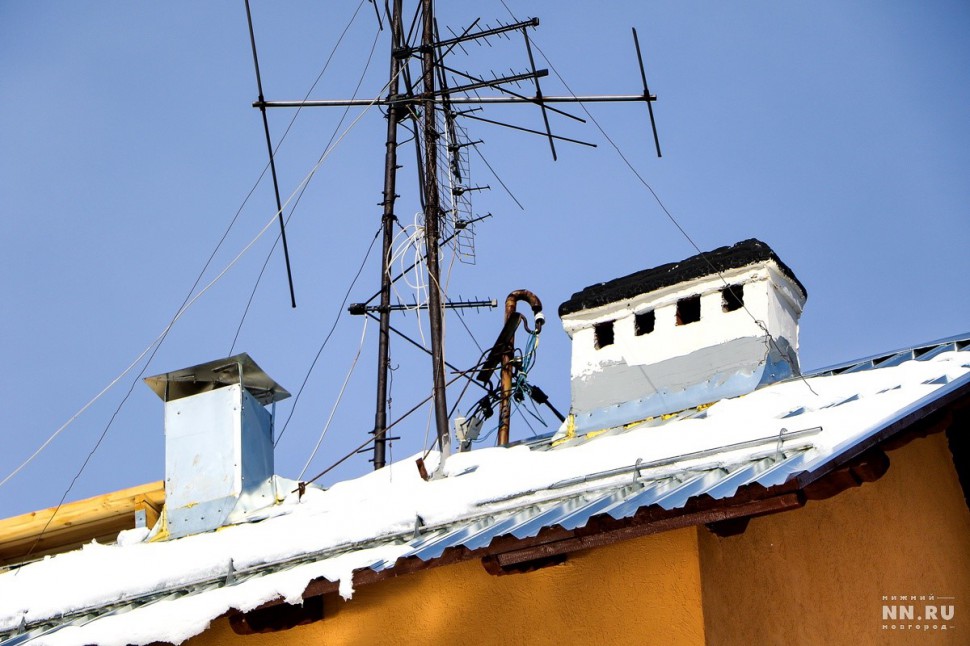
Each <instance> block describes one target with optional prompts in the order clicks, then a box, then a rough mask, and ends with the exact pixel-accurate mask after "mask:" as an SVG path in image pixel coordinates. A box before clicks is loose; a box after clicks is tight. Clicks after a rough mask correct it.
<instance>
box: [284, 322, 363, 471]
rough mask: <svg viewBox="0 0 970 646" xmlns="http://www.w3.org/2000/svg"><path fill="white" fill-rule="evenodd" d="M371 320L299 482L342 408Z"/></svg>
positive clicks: (361, 334) (361, 333)
mask: <svg viewBox="0 0 970 646" xmlns="http://www.w3.org/2000/svg"><path fill="white" fill-rule="evenodd" d="M368 320H369V319H368V318H367V317H366V316H365V317H364V325H363V329H362V330H361V332H360V345H358V346H357V354H355V355H354V360H353V361H352V362H351V364H350V370H348V371H347V376H346V377H344V383H343V385H341V386H340V392H338V393H337V399H336V400H335V401H334V402H333V407H332V408H331V409H330V415H329V416H328V417H327V423H326V424H324V425H323V431H321V433H320V437H319V438H318V439H317V444H316V446H314V447H313V451H312V452H311V453H310V457H309V458H307V461H306V464H305V465H303V470H302V471H300V475H299V476H298V478H297V479H298V480H302V479H303V474H305V473H306V470H307V469H309V468H310V464H311V463H312V462H313V458H314V457H316V455H317V451H319V450H320V444H322V443H323V438H324V437H326V435H327V431H329V430H330V423H331V422H333V416H334V414H335V413H336V412H337V408H338V407H339V406H340V400H342V399H343V396H344V392H345V391H346V390H347V384H348V383H350V378H351V377H352V376H353V374H354V369H355V368H356V367H357V360H358V359H360V352H361V350H363V349H364V339H366V338H367V321H368Z"/></svg>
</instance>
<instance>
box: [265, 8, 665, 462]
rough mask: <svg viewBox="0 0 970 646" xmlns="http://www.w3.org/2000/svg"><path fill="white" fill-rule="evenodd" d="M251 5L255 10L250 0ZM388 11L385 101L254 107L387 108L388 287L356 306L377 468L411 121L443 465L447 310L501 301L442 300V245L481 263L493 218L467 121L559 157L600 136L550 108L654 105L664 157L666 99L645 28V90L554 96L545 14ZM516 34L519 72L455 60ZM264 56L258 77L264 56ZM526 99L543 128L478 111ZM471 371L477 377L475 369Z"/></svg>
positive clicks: (384, 425) (384, 282) (383, 436)
mask: <svg viewBox="0 0 970 646" xmlns="http://www.w3.org/2000/svg"><path fill="white" fill-rule="evenodd" d="M246 6H247V15H248V13H249V2H248V0H247V3H246ZM374 7H375V10H376V11H377V18H378V23H379V25H380V27H381V29H383V24H384V23H383V21H382V20H381V11H380V9H378V6H377V3H376V2H375V3H374ZM386 12H390V15H386ZM385 18H386V21H387V24H388V25H389V26H390V32H391V57H390V59H391V60H390V77H389V82H388V85H387V95H386V96H385V97H383V98H379V99H377V100H376V101H375V100H371V99H325V100H302V101H267V100H265V99H264V97H263V96H262V88H261V84H260V95H259V98H258V100H257V101H255V102H254V103H253V107H255V108H258V109H259V110H260V111H261V112H262V113H263V114H264V115H265V113H266V110H267V109H277V108H310V107H345V108H346V107H354V106H361V107H366V106H371V105H378V106H381V107H383V108H385V109H386V116H387V138H386V142H385V151H384V189H383V200H382V201H381V203H380V205H381V207H382V214H381V222H382V234H383V235H382V254H381V258H382V262H381V287H380V291H378V292H377V293H376V294H375V295H374V296H372V297H371V298H370V300H368V301H367V302H365V303H356V304H354V305H352V306H351V307H350V312H351V313H352V314H359V315H370V316H374V315H375V313H376V315H377V318H378V319H379V322H380V331H379V335H378V351H377V355H378V356H377V393H376V394H377V402H376V409H375V415H374V429H373V430H372V431H371V433H372V434H373V436H374V439H373V444H374V446H373V462H374V468H375V469H380V468H381V467H383V466H384V465H385V464H386V457H385V450H386V442H387V441H388V438H387V429H388V426H389V425H388V421H387V397H388V374H389V370H390V359H389V356H390V354H389V353H390V332H391V331H392V329H393V328H392V327H391V323H390V316H391V313H392V312H394V311H397V310H400V309H406V308H403V307H401V306H400V305H392V304H391V287H392V284H393V283H394V282H395V281H396V280H398V279H399V278H401V276H403V272H402V273H401V274H399V275H397V276H396V277H392V276H391V259H392V253H393V249H392V245H393V240H394V235H393V234H394V224H395V222H396V221H397V216H396V215H395V212H394V207H395V200H396V198H397V197H398V196H397V193H396V190H397V170H398V168H399V166H398V158H397V152H398V146H399V144H398V132H399V130H400V129H401V128H402V127H403V128H409V129H410V130H411V132H412V134H413V135H414V136H413V137H412V140H413V142H414V145H415V147H416V149H417V156H418V159H419V165H418V169H417V170H418V181H419V189H420V198H421V205H422V209H423V212H424V237H425V251H424V262H425V264H426V268H427V273H428V282H429V289H428V302H427V305H426V307H427V310H428V318H429V326H430V336H431V350H430V354H431V363H432V380H433V397H432V399H433V402H434V413H435V429H436V432H437V442H438V448H439V450H440V451H441V455H442V459H441V461H440V463H439V471H440V469H441V466H440V465H443V464H444V462H445V458H446V457H447V455H448V454H449V453H450V450H451V438H450V432H449V420H448V407H447V401H446V394H445V387H446V380H445V365H446V363H445V358H444V357H445V352H444V344H443V334H442V326H443V316H444V310H445V309H447V308H467V307H494V305H495V302H494V301H461V300H459V301H456V302H443V301H442V289H441V285H440V282H439V280H440V276H441V271H440V264H439V253H438V252H439V248H440V247H442V246H444V245H448V244H453V245H455V247H456V250H457V251H458V253H459V256H460V257H462V258H463V259H464V260H466V261H470V262H474V236H473V231H474V229H473V227H474V223H475V222H476V221H478V220H481V219H483V218H484V217H488V216H482V217H474V216H473V215H472V210H471V205H470V204H471V203H470V195H471V194H473V193H474V192H476V191H479V190H484V189H486V188H488V187H487V186H474V185H469V184H467V182H468V181H469V175H468V162H467V157H466V154H467V149H468V148H470V147H475V146H476V145H478V144H479V143H481V142H480V141H472V140H470V139H469V138H468V137H467V136H466V134H465V129H464V128H463V127H462V121H463V120H472V121H481V122H485V123H490V124H495V125H499V126H504V127H507V128H511V129H513V130H517V131H520V132H527V133H532V134H536V135H541V136H543V137H544V138H546V139H547V140H548V142H549V149H550V152H551V153H552V158H553V160H556V159H557V158H558V154H557V151H556V143H557V142H564V143H575V144H580V145H586V146H595V144H591V143H588V142H584V141H580V140H577V139H572V138H569V137H565V136H561V135H557V134H555V133H554V132H553V129H552V126H551V119H550V117H551V116H559V117H564V118H568V119H572V120H575V121H579V122H583V123H585V120H584V119H582V118H580V117H578V116H575V115H573V114H570V113H569V112H567V111H565V110H563V109H562V108H561V107H557V106H560V105H568V104H574V103H580V104H585V103H603V102H609V103H619V102H643V103H646V105H647V110H648V115H649V119H650V127H651V130H652V132H653V140H654V146H655V148H656V151H657V156H658V157H660V156H661V152H660V140H659V138H658V136H657V127H656V122H655V121H654V115H653V102H654V101H656V100H657V97H656V96H655V95H653V94H651V93H650V91H649V89H648V86H647V76H646V73H645V71H644V66H643V57H642V55H641V51H640V42H639V38H638V37H637V32H636V29H634V30H633V41H634V46H635V49H636V55H637V63H638V65H639V68H640V78H641V81H642V85H643V91H642V92H641V93H639V94H614V95H572V94H570V95H566V96H553V95H548V94H545V93H544V92H543V90H542V87H541V84H540V79H543V78H546V77H547V76H548V74H549V72H548V70H546V69H541V68H538V67H536V62H535V58H534V56H533V51H532V50H533V45H532V41H531V40H530V37H529V30H530V29H535V28H536V27H538V26H539V20H538V19H537V18H529V19H527V20H523V21H515V22H510V23H502V22H500V23H498V24H496V25H494V26H492V25H484V26H481V25H480V24H479V23H480V22H481V21H480V19H476V20H475V21H474V22H472V23H471V25H469V26H468V27H467V28H465V29H464V30H463V31H462V32H460V33H456V32H454V31H451V30H449V31H450V32H451V34H450V36H449V37H447V38H442V37H441V35H440V34H439V32H438V25H437V22H436V20H435V15H434V3H433V1H432V0H419V2H418V6H417V7H416V12H415V14H414V18H413V22H412V24H411V25H410V27H409V29H408V31H407V32H405V29H404V14H403V0H391V2H390V6H388V4H387V3H385ZM250 34H251V38H252V43H253V52H254V62H255V61H256V57H255V37H254V36H252V21H251V20H250ZM516 34H521V36H522V38H523V42H524V48H525V54H526V59H527V62H528V66H527V67H525V68H524V69H522V70H520V71H515V70H509V71H508V72H502V73H494V72H489V73H487V74H481V73H472V72H471V71H468V70H462V69H458V68H455V67H452V66H451V65H450V64H449V59H450V54H451V53H452V52H453V51H454V50H455V49H456V48H460V49H464V46H465V45H467V44H470V43H479V44H482V43H486V44H489V40H490V39H497V38H504V39H511V38H512V37H513V36H516ZM516 37H517V36H516ZM256 64H257V76H258V63H256ZM523 84H528V85H529V89H528V90H524V91H519V90H518V89H517V88H519V87H521V86H522V85H523ZM514 88H515V89H514ZM483 91H488V92H491V94H487V95H483V94H482V92H483ZM527 104H532V105H535V106H537V107H538V108H539V110H540V112H541V115H542V122H543V130H535V129H531V128H527V127H524V126H520V125H515V124H511V123H506V122H502V121H499V120H495V119H490V118H486V117H484V116H482V115H481V114H479V113H480V112H481V111H482V110H483V108H484V107H486V106H499V105H527ZM266 133H267V134H266V136H267V145H268V146H269V147H270V157H271V161H272V146H271V145H270V139H269V130H268V126H267V127H266ZM274 177H275V175H274ZM375 299H378V304H377V305H371V303H372V302H373V301H374V300H375ZM394 331H395V332H397V331H396V330H394ZM468 379H469V380H470V381H473V382H474V380H473V379H471V378H470V377H468ZM475 383H477V382H475ZM510 395H511V393H510V392H507V391H504V390H503V392H502V393H500V396H501V398H502V401H503V402H505V404H506V405H507V403H508V398H509V397H510ZM506 441H507V432H506Z"/></svg>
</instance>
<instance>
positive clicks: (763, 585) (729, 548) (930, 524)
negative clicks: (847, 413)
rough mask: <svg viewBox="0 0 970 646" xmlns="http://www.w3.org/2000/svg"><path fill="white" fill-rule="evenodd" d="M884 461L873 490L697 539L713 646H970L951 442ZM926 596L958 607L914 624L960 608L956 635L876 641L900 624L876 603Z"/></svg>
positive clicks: (905, 635)
mask: <svg viewBox="0 0 970 646" xmlns="http://www.w3.org/2000/svg"><path fill="white" fill-rule="evenodd" d="M889 459H890V467H889V471H888V472H887V473H886V474H885V475H884V476H883V477H882V478H880V479H879V480H877V481H876V482H873V483H869V484H864V485H862V486H861V487H858V488H855V489H851V490H848V491H845V492H843V493H841V494H839V495H838V496H835V497H834V498H829V499H828V500H821V501H814V502H809V503H808V505H807V506H806V507H805V508H803V509H800V510H795V511H793V512H789V513H782V514H777V515H774V516H766V517H763V518H755V519H753V520H752V521H751V523H750V524H749V525H748V528H747V530H746V531H745V532H744V534H741V535H739V536H733V537H729V538H718V537H716V536H714V535H713V534H711V533H710V532H708V531H707V530H706V529H704V528H699V529H698V537H699V544H700V554H701V572H702V583H703V593H704V619H705V621H704V623H705V629H706V632H707V636H708V643H709V644H711V645H712V646H719V645H721V644H725V645H732V644H811V645H815V644H961V645H966V644H970V511H968V509H967V505H966V502H965V500H964V498H963V493H962V491H961V489H960V485H959V481H958V480H957V475H956V471H955V470H954V468H953V461H952V460H953V459H952V457H951V455H950V452H949V449H948V447H947V443H946V437H945V436H944V434H943V433H937V434H935V435H932V436H930V437H927V438H923V439H917V440H914V441H913V442H911V443H909V444H908V445H906V446H905V447H903V448H901V449H898V450H895V451H892V452H890V453H889ZM929 594H934V595H945V596H952V597H956V599H955V600H952V601H936V602H921V601H917V602H916V604H915V605H916V608H914V611H916V612H915V614H916V615H917V616H918V615H919V614H920V612H919V610H920V609H921V607H922V605H923V604H925V603H936V604H940V603H946V604H955V606H956V607H955V617H954V619H953V621H952V622H948V623H950V624H951V625H955V626H956V629H955V630H951V631H947V632H946V633H943V632H939V631H937V632H932V631H931V632H929V633H925V634H924V633H923V632H922V631H920V632H919V633H916V632H915V631H912V632H909V631H904V632H900V631H896V632H890V631H884V630H882V625H883V623H899V622H883V621H882V606H883V603H886V602H884V601H883V600H882V596H883V595H887V596H890V595H897V596H899V595H907V596H908V595H929ZM888 603H900V604H906V605H908V604H909V602H908V601H905V602H904V601H897V602H892V601H889V602H888ZM913 623H917V622H913ZM924 623H925V622H924Z"/></svg>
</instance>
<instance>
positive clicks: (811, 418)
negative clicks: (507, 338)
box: [0, 352, 970, 645]
mask: <svg viewBox="0 0 970 646" xmlns="http://www.w3.org/2000/svg"><path fill="white" fill-rule="evenodd" d="M955 380H959V384H956V385H960V384H962V383H964V382H966V381H968V380H970V352H946V353H942V354H940V355H939V356H937V357H934V358H933V359H932V360H928V361H915V360H914V361H907V362H905V363H902V364H900V365H898V366H895V367H888V368H878V369H872V370H866V371H861V372H856V373H845V374H839V375H833V376H822V377H811V378H807V379H804V380H802V379H795V380H791V381H788V382H784V383H778V384H774V385H771V386H768V387H766V388H763V389H762V390H759V391H756V392H754V393H752V394H750V395H746V396H744V397H738V398H734V399H730V400H723V401H721V402H718V403H717V404H715V405H713V406H711V407H710V408H708V409H707V410H706V411H705V414H704V415H703V416H697V417H695V418H689V419H682V420H670V421H668V422H666V423H659V424H658V423H656V422H653V423H643V424H641V425H639V426H634V427H632V428H630V429H628V430H626V431H623V432H617V433H613V434H607V435H603V436H601V437H596V438H595V439H591V440H588V441H583V442H575V443H573V444H574V445H572V446H570V445H569V444H567V445H564V446H560V447H557V448H554V449H552V450H530V449H529V448H528V447H525V446H516V447H512V448H489V449H481V450H476V451H472V452H468V453H461V454H457V455H455V456H453V457H452V458H451V459H450V460H449V462H448V464H447V467H446V473H447V475H448V476H449V477H447V478H445V479H442V480H437V481H432V482H425V481H424V480H422V479H421V478H420V477H419V476H418V473H417V470H416V469H415V467H414V461H413V457H412V458H408V459H405V460H402V461H401V462H398V463H395V464H393V465H391V466H389V467H387V468H385V469H383V470H381V471H378V472H374V473H371V474H368V475H366V476H363V477H361V478H357V479H355V480H350V481H345V482H341V483H339V484H336V485H334V486H333V487H332V488H331V489H329V490H327V491H323V490H320V489H313V488H310V489H308V490H307V492H306V495H305V496H303V498H302V500H301V499H298V497H297V496H296V495H295V494H292V495H290V496H289V497H288V498H287V499H286V500H285V501H284V502H283V503H282V504H281V506H280V507H279V508H278V510H277V511H278V512H279V513H278V514H276V515H274V516H273V517H271V518H268V519H267V520H263V521H262V522H254V523H247V524H241V525H235V526H231V527H226V528H223V529H220V530H219V531H215V532H209V533H205V534H199V535H194V536H189V537H186V538H182V539H178V540H173V541H168V542H145V541H146V532H145V531H144V530H131V531H128V532H122V534H121V535H120V536H119V541H118V543H117V544H113V545H98V544H96V543H92V544H89V545H86V546H84V547H83V548H82V549H79V550H76V551H74V552H70V553H67V554H61V555H58V556H54V557H48V558H46V559H44V560H42V561H39V562H36V563H31V564H29V565H26V566H23V567H21V568H20V569H19V570H13V571H8V572H4V573H2V574H0V633H2V632H9V631H14V630H16V629H17V628H18V626H20V625H21V622H23V621H26V622H27V624H31V623H33V622H38V621H41V620H44V619H47V618H52V617H59V616H62V615H64V614H70V613H75V612H79V611H85V610H96V609H98V608H101V607H104V606H109V605H111V604H118V603H123V602H125V601H127V600H132V599H137V598H139V597H146V596H151V595H158V597H159V599H157V600H154V601H153V602H152V603H149V604H147V605H144V606H142V607H139V608H137V609H135V610H128V611H124V610H119V611H118V612H116V613H113V614H108V615H106V616H102V617H99V618H92V619H89V620H83V621H80V622H77V623H76V624H75V625H71V626H68V627H64V628H61V629H60V630H57V631H55V632H52V633H50V634H49V635H45V636H42V637H40V638H38V639H36V641H34V642H32V643H35V644H86V643H98V644H103V645H110V644H126V643H132V644H143V643H150V642H155V641H164V642H171V643H176V644H178V643H181V642H182V641H184V640H186V639H188V638H190V637H192V636H194V635H197V634H199V633H200V632H202V631H203V630H205V629H206V627H207V626H208V625H209V622H210V621H212V620H213V619H214V618H216V617H219V616H220V615H223V614H224V613H225V612H227V611H228V610H230V609H233V608H235V609H238V610H241V611H248V610H251V609H253V608H255V607H257V606H259V605H261V604H263V603H265V602H267V601H270V600H273V599H277V598H282V599H284V600H286V601H287V602H289V603H300V602H301V601H302V594H303V591H304V589H305V588H306V586H307V584H308V583H309V582H310V581H312V580H313V579H316V578H319V577H324V578H326V579H327V580H330V581H339V582H340V593H341V594H342V595H344V597H345V598H349V597H350V596H351V595H352V593H353V572H354V571H355V570H358V569H362V568H367V567H371V566H374V565H375V564H378V563H383V564H386V565H389V564H392V563H393V562H394V561H395V560H396V559H397V558H399V557H401V556H405V555H407V554H409V553H410V551H411V548H410V547H409V545H408V542H409V541H410V539H411V538H412V536H413V531H414V528H415V524H416V522H417V521H418V520H419V519H420V522H421V523H422V524H423V525H425V526H434V525H441V524H446V523H451V522H455V521H458V520H461V519H464V518H471V517H474V516H480V515H482V514H483V513H488V512H489V511H490V510H491V511H494V510H495V509H496V508H497V505H496V504H493V503H492V502H491V501H496V500H501V501H503V502H502V503H500V504H501V505H502V506H503V507H505V508H508V507H509V506H515V505H522V504H525V502H526V501H527V500H528V499H529V497H530V494H532V493H533V492H537V491H542V490H545V489H548V488H549V487H550V485H552V484H555V483H557V482H560V481H563V480H566V479H569V478H579V477H582V476H585V475H589V474H594V473H598V472H601V471H607V470H609V469H616V468H620V467H626V466H631V465H632V464H633V463H634V462H635V461H637V459H640V460H641V461H642V462H643V463H649V462H651V461H655V460H661V459H665V458H674V457H677V456H683V455H686V454H689V453H693V452H697V451H706V450H711V449H715V450H716V449H717V447H726V446H729V445H732V444H736V443H739V442H746V441H750V440H753V439H760V438H767V437H772V436H777V435H778V434H779V433H780V432H781V431H782V429H785V430H787V431H789V432H791V431H798V430H803V429H809V428H813V427H821V430H820V431H818V432H817V433H813V434H812V435H810V436H808V437H807V438H806V441H808V442H811V444H812V450H811V453H810V457H809V462H808V468H814V466H817V465H819V464H822V463H824V462H825V461H826V460H828V459H831V457H832V456H833V455H835V454H837V453H838V452H839V451H841V450H843V449H844V448H845V447H847V446H851V445H853V444H855V443H858V442H859V441H861V440H862V439H864V438H865V437H866V436H867V435H869V434H871V433H873V432H876V431H878V430H879V429H881V428H883V427H884V426H885V425H886V423H888V422H889V421H891V420H892V419H894V418H896V417H898V416H899V415H901V414H903V413H904V412H905V411H906V410H907V409H909V408H911V407H913V406H914V405H916V406H918V405H921V400H922V399H924V398H927V397H935V396H938V394H939V392H940V389H941V388H950V387H953V386H954V384H953V382H954V381H955ZM759 450H761V451H763V447H762V448H761V449H758V448H754V449H738V450H733V451H731V452H730V453H728V452H722V453H720V454H717V455H716V459H717V460H720V461H723V462H725V463H727V462H729V461H743V460H744V459H745V458H746V457H747V458H750V457H751V456H752V455H754V454H756V453H757V452H758V451H759ZM431 457H432V460H431V462H433V461H434V454H432V456H431ZM707 459H708V460H710V459H711V458H707ZM695 461H696V460H695ZM434 466H435V465H434V464H433V463H432V464H430V465H429V467H430V468H429V470H430V469H433V468H434ZM689 466H690V464H689V463H688V462H686V461H681V462H679V463H675V464H673V465H667V466H665V467H663V470H664V471H665V472H669V471H671V470H674V471H676V470H678V469H679V470H683V469H685V468H687V467H689ZM306 555H311V558H306ZM280 564H285V565H286V568H287V569H278V571H277V570H269V569H267V571H269V572H271V573H268V574H261V575H260V576H252V577H247V576H240V577H239V582H238V583H234V582H232V577H231V576H230V573H232V572H236V573H242V574H245V573H248V572H252V571H253V570H258V569H259V568H268V567H269V566H276V565H280ZM227 577H228V578H229V582H228V583H227V581H226V580H227ZM186 586H198V589H197V591H196V592H194V593H191V594H188V595H186V596H181V597H178V598H176V597H175V596H174V595H173V596H171V597H166V596H165V593H166V592H169V591H173V590H175V589H177V588H179V587H186ZM176 618H177V619H176ZM84 621H87V623H84Z"/></svg>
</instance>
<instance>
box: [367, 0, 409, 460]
mask: <svg viewBox="0 0 970 646" xmlns="http://www.w3.org/2000/svg"><path fill="white" fill-rule="evenodd" d="M401 2H402V0H394V7H393V9H392V15H391V79H390V85H389V86H388V90H387V101H388V108H387V143H386V144H385V146H386V150H385V153H384V202H383V206H384V214H383V216H382V217H381V222H382V226H383V244H382V246H381V291H380V295H381V300H380V309H379V310H378V312H379V314H380V328H379V330H380V331H379V333H378V340H377V408H376V413H375V414H374V430H373V431H371V432H372V433H373V434H374V468H375V469H380V468H381V467H383V466H384V465H385V463H386V458H385V448H386V444H387V439H386V437H387V373H388V371H389V370H390V327H391V311H390V307H391V272H390V269H391V245H392V243H393V240H394V222H395V221H396V220H397V217H396V216H395V215H394V203H395V199H396V198H397V194H396V193H395V191H396V190H397V125H398V123H399V122H400V120H401V112H400V111H401V110H402V106H400V105H398V104H397V103H396V102H395V100H396V99H397V97H398V92H399V89H400V86H401V80H400V76H401V68H402V62H401V58H400V56H397V52H398V51H399V50H400V49H401V47H402V46H403V44H404V35H403V34H402V29H401ZM375 6H376V5H375Z"/></svg>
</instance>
